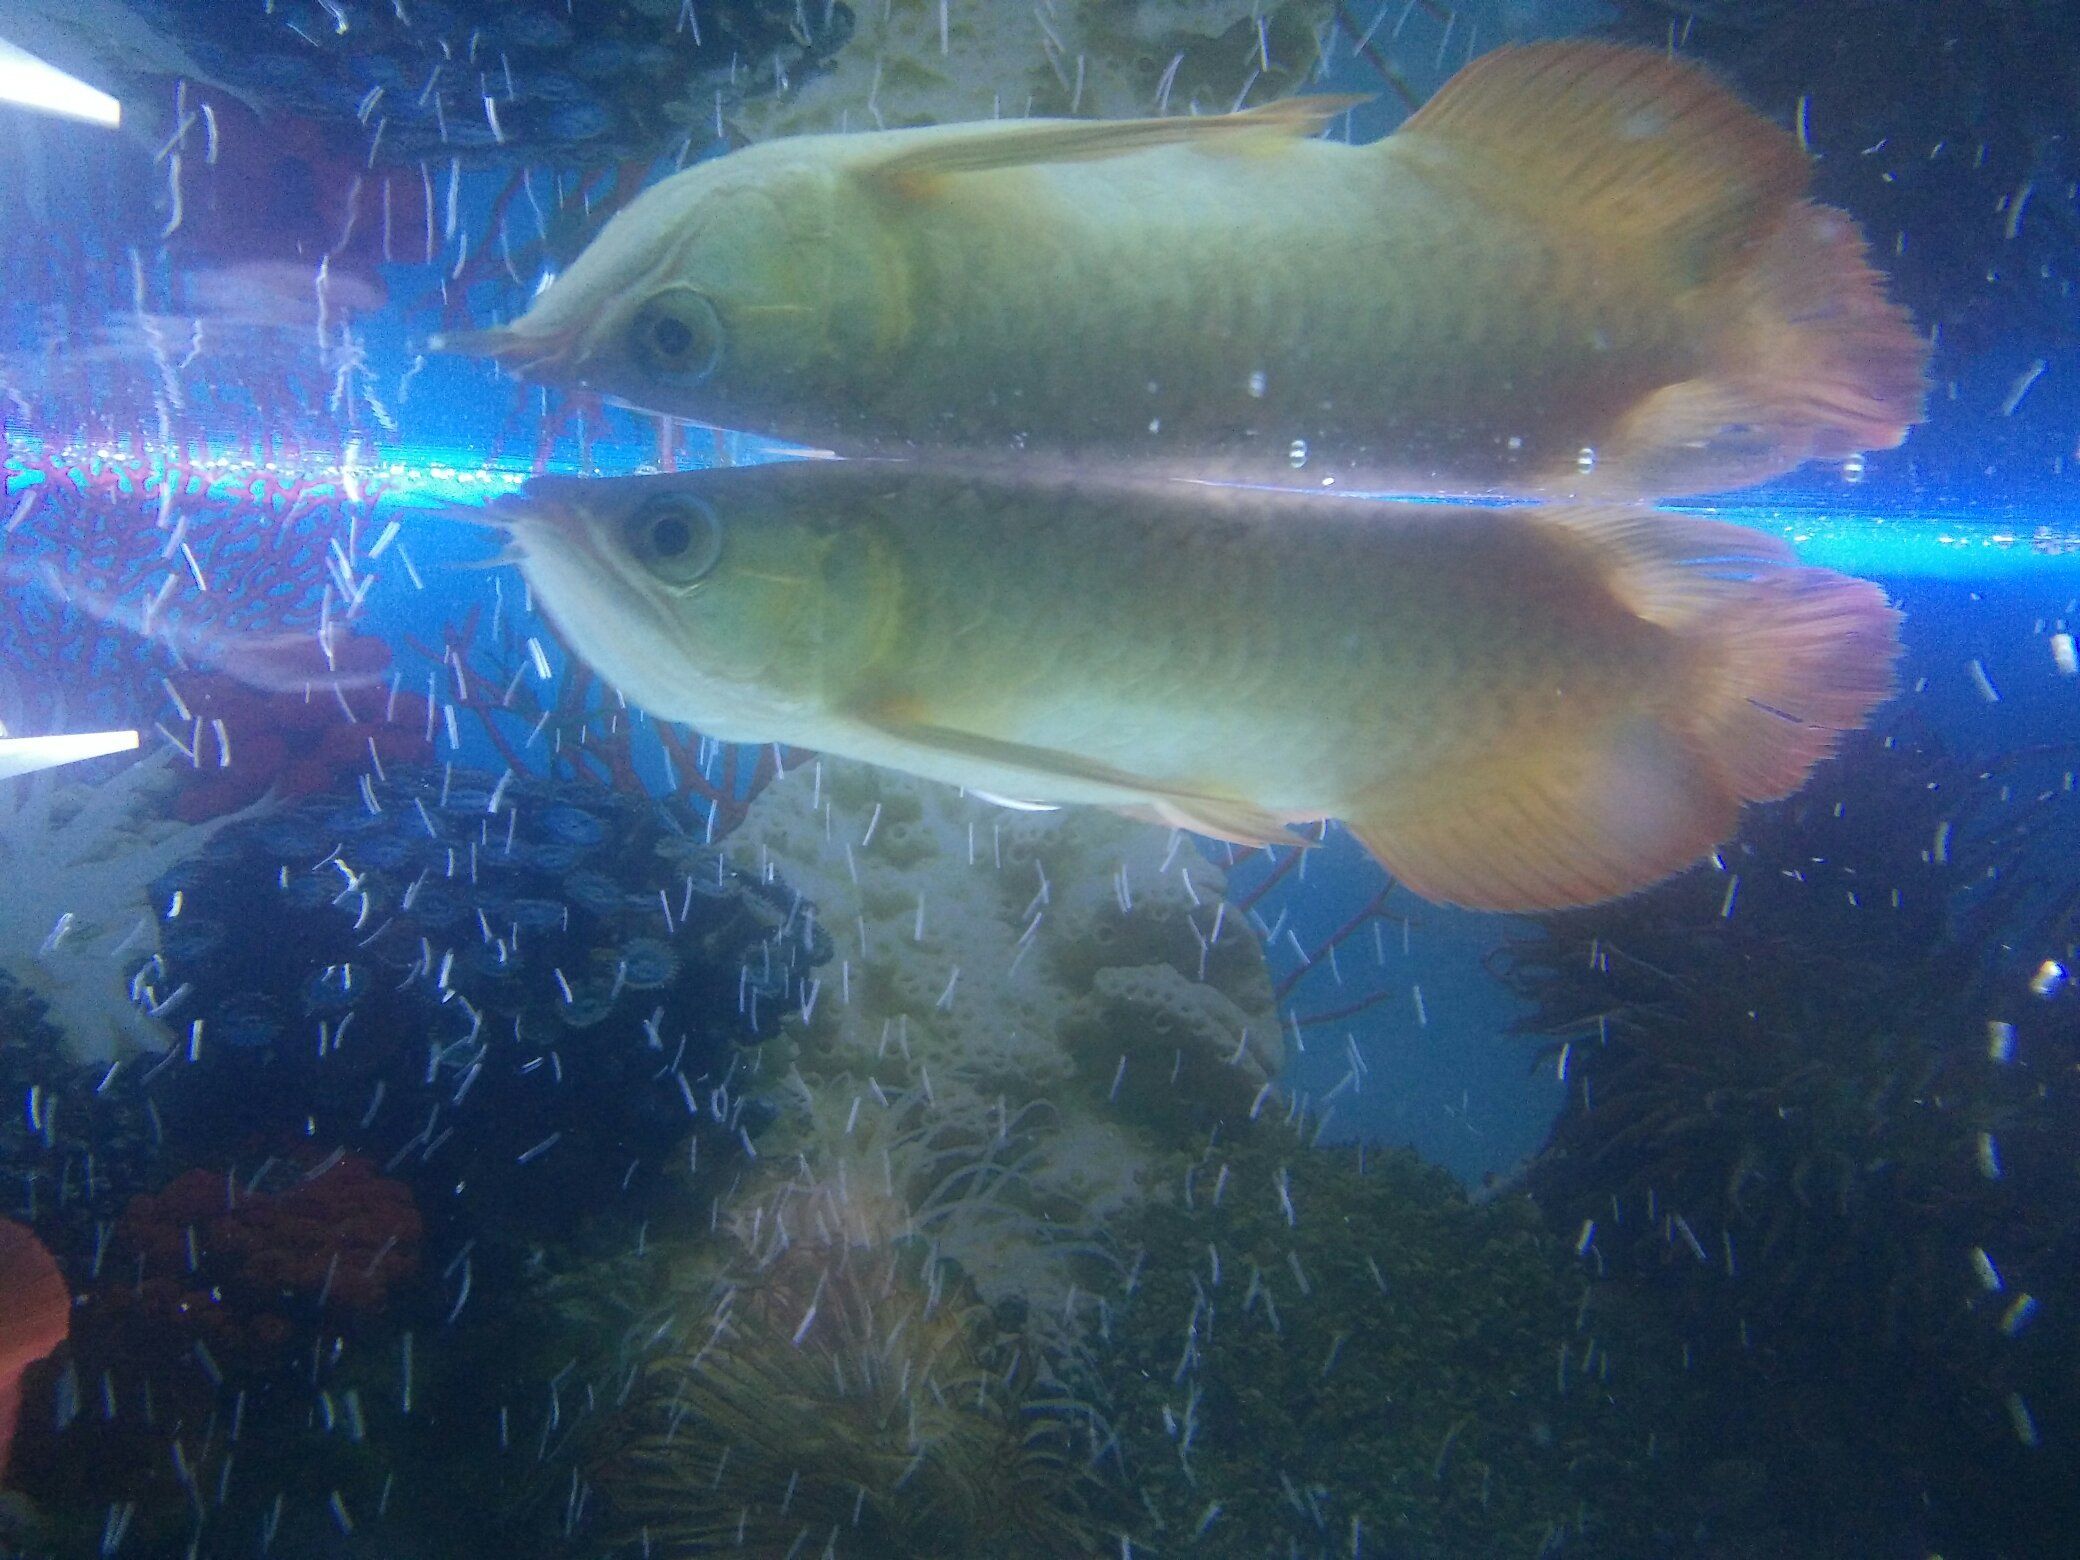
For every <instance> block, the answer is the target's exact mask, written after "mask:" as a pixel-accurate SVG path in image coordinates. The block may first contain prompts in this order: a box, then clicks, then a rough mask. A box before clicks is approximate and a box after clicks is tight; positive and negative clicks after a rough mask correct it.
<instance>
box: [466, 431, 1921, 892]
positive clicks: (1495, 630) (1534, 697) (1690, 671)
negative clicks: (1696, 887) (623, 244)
mask: <svg viewBox="0 0 2080 1560" xmlns="http://www.w3.org/2000/svg"><path fill="white" fill-rule="evenodd" d="M500 512H501V513H502V514H507V515H508V517H509V519H510V523H511V524H512V527H513V531H514V535H515V540H516V542H517V543H518V552H519V557H520V560H521V562H522V566H523V567H524V568H525V569H526V571H527V575H528V578H529V580H530V582H531V584H532V587H533V590H534V596H535V599H536V601H537V602H538V603H540V604H541V605H542V606H543V608H544V609H545V610H546V611H547V612H548V613H549V614H550V616H551V617H552V618H553V619H554V620H555V621H556V622H557V624H558V626H559V627H560V628H561V629H562V631H563V632H564V634H565V636H566V637H567V639H568V640H569V642H570V644H571V646H572V648H573V650H574V651H575V652H576V653H577V654H579V655H580V656H582V657H584V658H585V659H586V660H588V661H589V662H591V663H592V664H593V665H594V666H595V667H596V668H598V669H599V670H600V671H601V672H602V673H603V675H605V676H607V677H609V678H610V679H612V680H614V681H615V682H616V683H617V684H618V686H619V687H620V689H621V691H622V693H623V694H624V695H625V696H626V697H627V698H628V699H629V701H630V702H632V703H635V704H638V705H641V706H643V707H645V708H647V709H649V710H650V711H651V712H652V713H654V714H656V715H658V716H660V717H662V718H664V719H668V720H676V721H685V722H688V723H690V724H692V725H694V726H696V727H699V728H701V729H704V730H722V729H725V728H726V729H727V734H728V735H729V736H730V737H731V739H732V740H743V741H759V742H773V743H782V744H787V745H791V746H797V747H804V748H812V749H816V750H819V751H822V752H827V753H831V754H835V755H838V756H842V757H849V758H855V759H863V760H866V761H868V762H870V763H878V764H884V765H887V766H890V767H893V768H897V769H902V770H905V771H907V772H909V773H912V774H916V775H921V776H924V777H926V778H928V779H933V780H938V781H941V782H944V783H947V784H953V785H961V786H966V787H969V788H971V789H974V790H979V791H983V792H986V793H988V794H992V795H996V796H1003V797H1011V798H1018V799H1023V800H1028V801H1033V802H1039V803H1049V804H1086V805H1099V806H1109V807H1113V808H1117V809H1120V810H1122V811H1126V812H1129V813H1130V814H1132V815H1134V816H1137V817H1149V818H1152V819H1154V820H1156V821H1159V822H1162V823H1166V824H1170V825H1172V826H1181V827H1185V828H1192V829H1197V830H1199V831H1200V832H1202V833H1206V834H1210V835H1213V836H1215V837H1217V838H1223V839H1230V840H1236V841H1240V842H1247V843H1257V842H1265V841H1273V840H1280V839H1283V838H1286V837H1287V834H1288V831H1287V829H1286V827H1285V826H1286V825H1287V824H1290V823H1296V822H1304V821H1310V820H1314V819H1319V818H1324V817H1334V818H1341V819H1343V820H1344V821H1345V822H1347V823H1349V824H1350V825H1351V827H1352V829H1353V830H1354V831H1355V832H1356V833H1357V834H1358V836H1359V838H1360V839H1361V840H1363V841H1364V842H1365V843H1366V845H1367V846H1368V848H1370V849H1372V850H1373V852H1374V854H1375V855H1377V856H1378V857H1379V859H1380V860H1381V861H1382V862H1383V863H1384V864H1385V865H1386V866H1387V868H1388V869H1389V870H1390V871H1392V872H1394V873H1395V874H1396V875H1397V876H1399V877H1400V878H1402V880H1403V881H1405V882H1406V883H1407V884H1408V885H1409V886H1410V887H1411V888H1412V889H1414V890H1415V891H1416V892H1418V893H1422V894H1426V895H1429V896H1431V897H1435V898H1441V899H1448V900H1453V901H1456V902H1460V903H1466V904H1473V905H1479V906H1482V907H1487V908H1497V909H1503V908H1519V909H1521V908H1552V907H1555V906H1557V905H1561V904H1570V903H1584V902H1588V901H1590V900H1593V899H1596V898H1601V897H1606V896H1608V895H1610V894H1615V893H1621V892H1625V891H1627V890H1628V889H1630V888H1635V887H1639V886H1642V885H1643V884H1645V883H1647V882H1651V881H1653V880H1654V879H1655V878H1658V877H1660V876H1663V875H1665V874H1667V873H1669V872H1672V871H1675V870H1677V869H1678V868H1680V867H1682V866H1684V865H1686V864H1687V863H1688V862H1690V861H1691V860H1694V859H1695V858H1696V857H1698V856H1700V855H1702V854H1703V853H1704V852H1705V851H1706V850H1708V849H1709V848H1711V846H1713V845H1714V844H1716V843H1718V842H1719V841H1720V840H1722V839H1723V838H1724V837H1725V835H1726V834H1727V832H1729V831H1730V829H1731V828H1732V825H1733V822H1734V820H1735V818H1736V817H1737V815H1738V812H1739V808H1740V805H1741V803H1742V801H1744V800H1753V799H1761V798H1764V797H1774V796H1779V795H1783V794H1786V793H1787V792H1788V791H1789V790H1790V789H1792V788H1794V787H1795V786H1796V784H1797V783H1798V782H1799V781H1800V780H1801V779H1802V778H1803V775H1804V773H1805V770H1806V769H1807V767H1809V766H1810V765H1811V764H1812V763H1813V762H1814V761H1816V760H1817V759H1818V758H1819V757H1821V756H1822V755H1824V754H1825V753H1826V752H1828V751H1830V750H1831V749H1832V747H1833V744H1834V740H1835V734H1836V733H1837V732H1838V731H1839V730H1841V729H1843V728H1845V727H1846V726H1849V725H1853V724H1856V723H1858V722H1860V721H1861V720H1862V718H1863V716H1864V715H1865V714H1866V713H1867V712H1868V711H1869V709H1870V708H1871V706H1872V705H1873V704H1875V703H1876V702H1877V701H1878V700H1879V699H1881V698H1882V697H1884V695H1885V693H1886V691H1887V689H1888V687H1889V681H1890V667H1891V663H1892V659H1893V656H1894V655H1895V654H1896V651H1897V636H1896V627H1895V616H1894V614H1893V613H1892V612H1891V611H1890V609H1889V608H1888V607H1887V606H1886V605H1885V603H1884V600H1883V597H1882V595H1881V594H1880V593H1879V592H1877V591H1876V590H1875V589H1873V588H1871V587H1869V586H1866V585H1863V584H1862V583H1861V582H1858V581H1853V580H1847V579H1844V578H1842V577H1841V576H1838V575H1832V574H1829V573H1827V572H1826V571H1824V570H1817V569H1801V568H1798V567H1797V566H1796V565H1795V564H1793V563H1792V562H1791V561H1790V557H1789V554H1788V551H1787V550H1785V549H1783V548H1782V547H1781V546H1780V545H1779V544H1776V543H1773V542H1771V541H1769V540H1767V539H1764V538H1761V537H1758V536H1755V535H1754V534H1753V533H1750V532H1746V531H1743V530H1740V529H1739V528H1736V527H1731V526H1726V525H1722V524H1719V523H1716V522H1710V521H1700V520H1694V519H1690V518H1687V517H1680V516H1674V515H1648V514H1644V513H1642V512H1639V511H1634V510H1630V509H1623V508H1616V507H1610V506H1604V507H1588V506H1564V507H1532V508H1517V509H1478V508H1472V507H1448V506H1439V505H1421V504H1413V505H1412V504H1382V503H1377V502H1372V501H1368V500H1363V499H1355V498H1343V497H1332V496H1326V495H1320V494H1297V493H1290V492H1283V493H1281V492H1267V491H1263V490H1257V489H1238V488H1227V489H1223V488H1217V487H1212V486H1206V485H1188V484H1183V483H1177V482H1164V481H1151V480H1138V481H1117V480H1108V479H1105V478H1103V477H1099V476H1094V475H1083V476H1079V477H1075V478H1071V479H1062V478H1044V477H1040V476H1038V475H1036V474H1034V473H1031V472H1027V473H1021V474H1007V473H990V474H977V473H976V472H975V471H974V470H973V468H967V469H958V468H957V469H934V468H931V467H929V466H926V465H923V464H921V463H915V462H912V463H904V464H896V463H882V462H875V461H857V460H854V461H797V462H783V463H780V464H777V465H765V466H756V467H744V468H736V469H729V470H713V471H704V472H694V473H685V474H683V475H680V476H677V477H669V478H637V479H629V480H623V481H614V480H592V481H575V480H570V479H552V480H547V481H543V482H538V483H536V484H535V485H533V486H532V487H531V488H530V489H529V491H528V492H527V493H526V494H525V495H523V496H522V497H521V499H520V500H518V501H517V503H515V504H514V505H512V506H511V507H510V509H509V510H501V511H500ZM689 533H692V534H694V535H696V536H697V537H698V538H699V540H698V541H697V543H696V544H691V545H690V544H689V541H688V537H689Z"/></svg>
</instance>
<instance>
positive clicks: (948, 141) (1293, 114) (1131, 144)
mask: <svg viewBox="0 0 2080 1560" xmlns="http://www.w3.org/2000/svg"><path fill="white" fill-rule="evenodd" d="M1365 101H1366V99H1364V98H1362V97H1348V96H1327V95H1323V96H1315V97H1296V98H1282V99H1280V100H1279V101H1278V102H1275V103H1266V104H1264V105H1263V106H1262V107H1260V108H1249V109H1244V110H1242V111H1241V112H1239V113H1234V114H1209V115H1203V116H1198V117H1193V116H1187V115H1180V116H1178V117H1176V118H1168V119H1002V120H989V121H982V122H977V123H970V124H958V125H945V126H941V127H939V128H938V129H936V130H923V131H915V132H911V133H910V134H911V135H912V136H914V137H915V139H909V138H907V137H906V143H905V144H904V145H903V146H902V147H901V148H900V149H899V150H897V151H895V152H892V153H890V154H889V155H888V156H886V157H883V158H879V159H877V160H873V161H869V162H865V163H862V164H860V165H859V168H858V172H859V173H861V174H862V175H864V176H867V177H870V178H872V179H874V180H876V181H878V182H879V183H881V184H883V185H885V186H886V187H887V188H888V189H890V190H891V191H892V192H893V193H897V194H901V195H905V196H911V197H917V196H922V195H925V194H928V193H930V191H931V190H932V188H933V187H934V186H935V185H936V184H937V183H938V181H939V180H941V179H943V178H948V177H951V176H953V175H955V174H962V173H984V172H988V171H989V170H991V169H996V168H1015V167H1022V166H1031V165H1033V164H1037V163H1063V162H1095V161H1098V160H1100V159H1103V158H1108V157H1125V156H1128V155H1130V154H1131V153H1134V152H1143V151H1148V150H1150V149H1151V148H1154V147H1159V146H1187V145H1190V146H1206V147H1214V146H1219V145H1223V144H1226V145H1243V144H1247V143H1248V142H1249V141H1251V140H1260V141H1261V140H1263V139H1265V138H1269V139H1270V140H1272V141H1285V140H1297V139H1301V138H1303V137H1306V136H1310V135H1314V134H1316V133H1317V132H1319V131H1320V130H1322V129H1323V128H1325V127H1326V126H1327V125H1328V124H1329V123H1330V122H1331V121H1332V120H1334V119H1335V118H1336V117H1337V116H1338V115H1339V114H1342V113H1344V112H1345V111H1346V110H1348V109H1350V108H1353V107H1355V106H1356V105H1358V104H1359V103H1362V102H1365Z"/></svg>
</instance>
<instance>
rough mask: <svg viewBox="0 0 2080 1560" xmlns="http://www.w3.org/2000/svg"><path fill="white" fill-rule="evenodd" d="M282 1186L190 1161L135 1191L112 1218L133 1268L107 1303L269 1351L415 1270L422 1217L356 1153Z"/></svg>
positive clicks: (234, 1345) (117, 1272)
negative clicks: (259, 1184) (161, 1185)
mask: <svg viewBox="0 0 2080 1560" xmlns="http://www.w3.org/2000/svg"><path fill="white" fill-rule="evenodd" d="M305 1174H306V1175H307V1176H308V1178H307V1179H298V1180H296V1181H294V1182H293V1183H291V1184H289V1185H287V1186H285V1187H284V1188H282V1189H280V1190H277V1191H264V1190H253V1191H248V1190H247V1189H246V1188H245V1186H243V1185H241V1184H240V1182H239V1180H238V1178H237V1177H236V1176H235V1175H228V1174H226V1173H224V1172H221V1171H213V1170H190V1171H188V1172H187V1173H186V1174H185V1175H182V1176H180V1177H179V1178H177V1179H176V1180H174V1181H172V1182H171V1183H169V1184H168V1185H167V1186H166V1188H165V1189H164V1190H162V1191H160V1192H157V1193H142V1194H140V1195H139V1196H137V1197H134V1198H132V1199H131V1201H130V1204H129V1206H128V1207H127V1208H125V1209H124V1211H123V1215H122V1217H121V1219H120V1220H118V1221H117V1224H116V1235H117V1240H118V1243H119V1248H120V1249H122V1250H124V1251H126V1252H127V1253H129V1254H130V1255H131V1257H132V1260H133V1261H134V1262H136V1263H138V1266H137V1267H136V1269H135V1272H134V1274H130V1273H124V1272H123V1270H122V1268H121V1267H120V1266H117V1267H113V1268H112V1269H111V1279H112V1282H109V1283H108V1284H106V1285H105V1286H104V1287H103V1289H102V1290H101V1291H100V1292H99V1293H98V1294H97V1295H96V1297H95V1299H96V1303H97V1307H98V1308H101V1309H105V1310H111V1311H119V1312H129V1313H132V1314H135V1313H137V1312H142V1313H143V1314H144V1315H145V1316H146V1317H147V1318H149V1319H153V1320H157V1321H160V1322H165V1323H173V1324H176V1325H178V1326H179V1327H180V1328H181V1329H182V1330H183V1331H188V1332H192V1333H194V1334H196V1335H197V1336H200V1337H203V1338H205V1339H207V1340H209V1341H210V1343H211V1345H212V1347H214V1348H217V1349H219V1350H222V1351H226V1357H225V1359H224V1363H225V1364H227V1365H228V1364H231V1363H234V1362H240V1363H243V1362H245V1361H247V1360H250V1359H253V1358H255V1357H262V1358H264V1357H265V1356H267V1355H270V1354H272V1353H273V1352H274V1351H275V1350H277V1349H279V1347H280V1346H281V1345H282V1344H283V1343H285V1342H286V1341H288V1339H289V1338H290V1337H291V1336H292V1335H293V1333H294V1331H295V1327H294V1320H295V1318H296V1317H297V1316H299V1315H307V1314H309V1313H310V1312H311V1311H312V1310H313V1309H314V1308H317V1307H319V1306H320V1305H322V1306H323V1308H325V1309H326V1311H327V1312H328V1314H331V1315H333V1318H334V1324H335V1325H338V1324H339V1323H340V1322H342V1321H343V1320H345V1319H347V1318H351V1317H353V1316H355V1315H357V1314H358V1315H368V1314H372V1313H374V1312H376V1311H378V1310H380V1309H381V1308H382V1307H383V1305H384V1304H385V1303H386V1302H387V1300H388V1299H389V1297H390V1294H391V1291H392V1290H393V1289H395V1288H396V1287H397V1286H398V1285H399V1284H401V1283H403V1282H404V1281H405V1280H407V1279H409V1278H410V1277H411V1276H412V1275H413V1274H414V1273H416V1272H417V1271H418V1267H419V1253H420V1242H421V1236H422V1234H423V1227H422V1225H421V1222H420V1218H419V1210H418V1208H417V1207H416V1206H414V1204H413V1202H412V1194H411V1190H410V1188H408V1187H407V1186H406V1185H405V1184H404V1183H403V1182H402V1181H395V1180H391V1179H389V1178H387V1177H385V1176H381V1175H378V1174H376V1172H375V1170H374V1169H373V1168H372V1167H371V1166H370V1164H369V1162H368V1161H367V1160H365V1159H362V1158H360V1157H358V1156H355V1155H347V1156H344V1157H342V1158H340V1159H338V1160H336V1161H334V1162H332V1163H330V1164H329V1165H320V1166H313V1167H312V1169H311V1171H307V1172H305Z"/></svg>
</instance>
